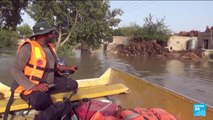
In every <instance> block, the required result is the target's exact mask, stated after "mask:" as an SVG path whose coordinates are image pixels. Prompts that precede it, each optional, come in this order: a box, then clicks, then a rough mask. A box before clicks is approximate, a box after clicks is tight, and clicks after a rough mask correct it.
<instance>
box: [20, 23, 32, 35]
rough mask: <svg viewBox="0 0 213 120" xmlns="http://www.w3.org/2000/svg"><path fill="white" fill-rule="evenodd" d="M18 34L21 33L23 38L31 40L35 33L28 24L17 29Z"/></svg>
mask: <svg viewBox="0 0 213 120" xmlns="http://www.w3.org/2000/svg"><path fill="white" fill-rule="evenodd" d="M17 32H18V33H19V35H20V37H21V38H29V37H30V36H31V35H32V33H33V31H32V29H31V28H30V26H29V25H28V24H23V25H21V26H18V27H17Z"/></svg>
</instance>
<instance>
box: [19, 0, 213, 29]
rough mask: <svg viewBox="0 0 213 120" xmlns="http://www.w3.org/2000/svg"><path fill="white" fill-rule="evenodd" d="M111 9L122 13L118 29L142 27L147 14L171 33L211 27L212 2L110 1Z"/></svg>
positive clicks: (27, 18)
mask: <svg viewBox="0 0 213 120" xmlns="http://www.w3.org/2000/svg"><path fill="white" fill-rule="evenodd" d="M110 5H111V9H114V8H121V9H122V10H123V11H124V14H123V15H122V16H118V17H119V18H120V19H121V20H122V21H121V23H120V24H119V27H122V26H127V25H130V23H136V24H138V25H141V26H142V25H143V23H144V18H145V17H148V16H149V13H150V14H152V15H153V16H154V18H164V17H165V23H166V25H167V26H168V27H169V29H171V30H172V31H173V32H179V31H190V30H199V31H204V30H205V28H206V26H213V1H121V0H117V1H115V0H113V1H110ZM23 19H24V23H27V24H29V25H30V26H31V27H32V26H33V25H34V24H35V22H34V21H33V20H32V19H30V17H29V16H27V15H24V16H23Z"/></svg>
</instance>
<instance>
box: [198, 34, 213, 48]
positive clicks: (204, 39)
mask: <svg viewBox="0 0 213 120" xmlns="http://www.w3.org/2000/svg"><path fill="white" fill-rule="evenodd" d="M198 48H204V49H213V30H211V31H209V32H200V33H199V35H198Z"/></svg>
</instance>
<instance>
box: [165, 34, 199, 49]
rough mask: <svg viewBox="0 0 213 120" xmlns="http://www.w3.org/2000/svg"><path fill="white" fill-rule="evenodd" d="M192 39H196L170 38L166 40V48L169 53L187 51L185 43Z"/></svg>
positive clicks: (175, 36) (194, 38)
mask: <svg viewBox="0 0 213 120" xmlns="http://www.w3.org/2000/svg"><path fill="white" fill-rule="evenodd" d="M190 39H193V40H197V37H183V36H177V35H174V36H171V37H170V38H169V40H168V46H167V48H168V49H169V51H181V50H186V49H187V41H188V40H190Z"/></svg>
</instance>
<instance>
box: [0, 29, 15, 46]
mask: <svg viewBox="0 0 213 120" xmlns="http://www.w3.org/2000/svg"><path fill="white" fill-rule="evenodd" d="M17 40H18V34H17V32H16V31H13V30H10V29H9V30H3V29H0V47H7V46H15V45H17Z"/></svg>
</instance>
